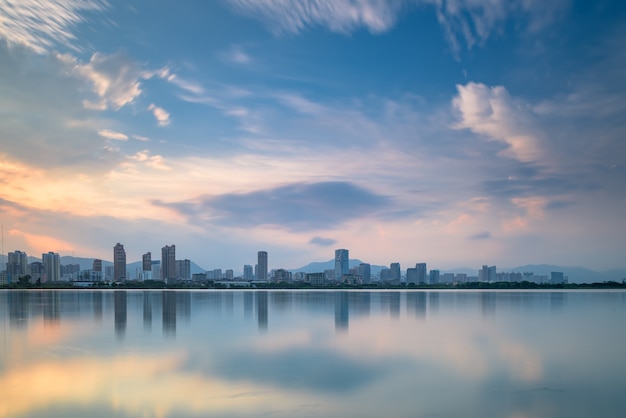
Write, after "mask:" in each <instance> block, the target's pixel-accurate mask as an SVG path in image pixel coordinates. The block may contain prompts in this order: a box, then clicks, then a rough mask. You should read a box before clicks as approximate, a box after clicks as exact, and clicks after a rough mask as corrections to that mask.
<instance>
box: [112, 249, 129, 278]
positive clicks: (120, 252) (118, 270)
mask: <svg viewBox="0 0 626 418" xmlns="http://www.w3.org/2000/svg"><path fill="white" fill-rule="evenodd" d="M113 280H114V281H116V282H117V281H121V280H126V250H124V246H123V245H122V244H120V243H119V242H118V243H117V244H115V247H113Z"/></svg>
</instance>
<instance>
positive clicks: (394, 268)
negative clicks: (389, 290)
mask: <svg viewBox="0 0 626 418" xmlns="http://www.w3.org/2000/svg"><path fill="white" fill-rule="evenodd" d="M389 270H391V280H393V281H397V282H400V279H401V278H402V273H401V272H400V263H391V265H390V266H389Z"/></svg>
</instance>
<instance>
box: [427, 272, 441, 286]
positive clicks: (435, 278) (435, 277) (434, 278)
mask: <svg viewBox="0 0 626 418" xmlns="http://www.w3.org/2000/svg"><path fill="white" fill-rule="evenodd" d="M429 282H430V284H438V283H439V270H431V271H430V281H429Z"/></svg>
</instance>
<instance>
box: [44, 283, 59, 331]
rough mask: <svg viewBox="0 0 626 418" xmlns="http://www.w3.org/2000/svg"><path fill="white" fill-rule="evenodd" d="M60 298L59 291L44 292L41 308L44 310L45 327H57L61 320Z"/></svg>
mask: <svg viewBox="0 0 626 418" xmlns="http://www.w3.org/2000/svg"><path fill="white" fill-rule="evenodd" d="M59 299H60V297H59V293H58V292H57V291H50V292H42V293H41V306H42V310H43V323H44V325H48V324H49V325H55V324H56V323H58V322H59V321H60V320H61V313H60V306H61V302H60V300H59Z"/></svg>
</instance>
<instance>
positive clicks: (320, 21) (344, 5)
mask: <svg viewBox="0 0 626 418" xmlns="http://www.w3.org/2000/svg"><path fill="white" fill-rule="evenodd" d="M230 2H231V4H232V5H233V6H234V7H235V8H236V9H237V10H239V11H241V12H242V13H245V14H247V15H249V16H252V17H255V18H259V19H261V20H264V21H266V22H267V23H268V25H269V26H270V27H271V29H272V30H273V31H274V32H276V33H281V32H286V33H298V32H301V31H303V30H305V29H307V28H309V27H315V26H324V27H327V28H329V29H330V30H332V31H333V32H341V33H348V32H352V31H353V30H355V29H357V28H360V27H365V28H366V29H368V30H369V31H370V32H374V33H377V32H384V31H386V30H388V29H389V28H391V27H392V26H393V24H394V23H395V21H396V19H397V17H398V13H399V11H400V10H401V9H402V7H404V6H405V4H406V3H407V1H403V0H399V1H393V2H384V1H379V0H360V1H358V2H356V1H353V0H262V1H258V0H230Z"/></svg>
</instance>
